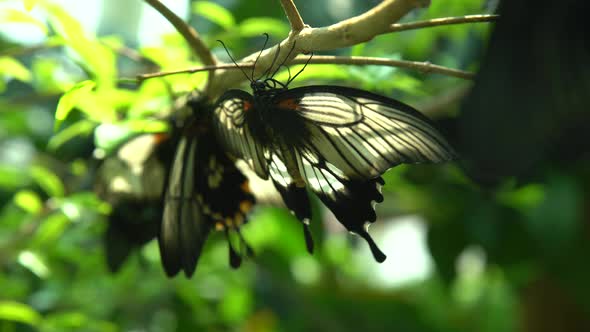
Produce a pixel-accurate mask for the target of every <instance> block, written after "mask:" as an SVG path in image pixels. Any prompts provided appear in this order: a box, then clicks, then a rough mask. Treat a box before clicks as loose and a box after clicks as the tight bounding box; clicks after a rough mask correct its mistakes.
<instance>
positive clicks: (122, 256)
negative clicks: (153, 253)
mask: <svg viewBox="0 0 590 332" xmlns="http://www.w3.org/2000/svg"><path fill="white" fill-rule="evenodd" d="M175 144H176V143H175V142H174V139H172V137H171V136H170V135H168V134H166V133H157V134H140V135H137V136H135V137H132V138H131V139H129V140H128V141H126V142H124V143H123V144H121V145H120V146H119V147H117V148H116V150H115V153H112V154H109V155H107V156H106V157H105V158H104V159H102V160H101V161H100V163H99V165H98V168H97V172H96V177H95V179H94V190H95V192H96V193H97V195H98V196H99V197H100V198H101V199H103V200H105V201H107V202H108V203H109V204H110V205H111V207H112V211H111V213H110V215H109V216H108V224H107V230H106V232H105V234H104V238H103V241H104V248H105V258H106V263H107V266H108V268H109V270H110V271H111V272H117V271H118V270H119V269H120V268H121V267H122V265H123V263H124V262H125V260H126V259H127V257H128V256H129V255H130V254H131V253H132V252H133V251H134V250H136V249H137V248H139V247H141V246H143V245H144V244H146V243H148V242H149V241H151V240H153V239H154V238H156V237H157V235H158V229H159V225H160V221H161V218H162V211H163V202H162V194H163V190H164V183H165V178H166V176H167V172H168V169H169V167H170V165H171V163H172V157H173V155H172V153H171V152H170V151H171V150H173V149H174V146H175ZM97 155H100V153H97Z"/></svg>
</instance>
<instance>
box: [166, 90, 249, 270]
mask: <svg viewBox="0 0 590 332" xmlns="http://www.w3.org/2000/svg"><path fill="white" fill-rule="evenodd" d="M188 106H189V107H190V108H192V109H193V115H191V116H190V117H188V119H186V121H185V123H184V124H183V125H182V128H181V129H180V138H179V140H178V144H177V146H176V151H175V153H174V157H173V162H172V166H171V169H170V172H169V176H168V180H167V183H166V186H165V188H166V189H165V193H164V208H163V214H162V224H161V227H160V232H159V236H158V243H159V246H160V255H161V259H162V264H163V266H164V270H165V272H166V273H167V274H168V276H174V275H176V274H177V273H179V272H180V271H181V270H182V271H183V272H184V274H185V275H186V276H187V277H190V276H192V274H193V273H194V271H195V268H196V265H197V262H198V260H199V257H200V255H201V251H202V248H203V245H204V243H205V241H206V239H207V237H208V235H209V233H210V232H211V230H213V229H216V230H222V231H224V232H225V234H226V237H227V241H228V246H229V260H230V265H231V266H232V267H234V268H236V267H238V266H240V264H241V260H242V257H241V253H238V251H237V249H239V250H241V251H242V252H243V254H245V255H249V256H251V255H252V249H251V248H250V247H249V246H248V244H247V243H246V242H245V241H244V239H243V237H242V235H241V233H240V226H241V225H242V224H244V223H246V221H247V214H248V212H249V211H250V210H251V208H252V207H253V205H254V203H255V198H254V196H253V195H252V193H251V191H250V188H249V185H248V180H247V178H246V177H245V176H244V175H243V174H242V173H241V172H240V171H239V170H238V169H237V168H236V166H235V163H234V162H233V161H231V160H230V159H229V158H228V156H227V155H226V154H225V152H224V151H223V150H222V148H221V147H220V146H219V145H218V143H217V141H216V138H215V136H214V135H213V132H212V130H211V124H210V119H211V117H212V114H211V113H212V111H211V107H210V106H209V105H208V104H206V103H205V102H204V101H203V99H200V98H199V99H193V100H190V101H189V102H188ZM232 238H233V239H236V238H237V241H238V244H237V247H236V248H234V245H232ZM234 242H235V241H234Z"/></svg>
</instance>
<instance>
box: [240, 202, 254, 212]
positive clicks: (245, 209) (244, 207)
mask: <svg viewBox="0 0 590 332" xmlns="http://www.w3.org/2000/svg"><path fill="white" fill-rule="evenodd" d="M251 208H252V203H251V202H250V201H241V202H240V211H242V213H244V214H246V213H248V211H250V209H251Z"/></svg>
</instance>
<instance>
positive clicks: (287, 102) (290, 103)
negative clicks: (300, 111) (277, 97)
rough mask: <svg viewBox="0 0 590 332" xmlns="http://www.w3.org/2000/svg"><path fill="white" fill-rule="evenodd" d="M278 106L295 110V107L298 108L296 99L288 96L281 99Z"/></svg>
mask: <svg viewBox="0 0 590 332" xmlns="http://www.w3.org/2000/svg"><path fill="white" fill-rule="evenodd" d="M279 107H280V108H286V109H290V110H296V109H297V108H299V104H298V103H297V100H295V99H292V98H289V99H283V100H281V101H280V102H279Z"/></svg>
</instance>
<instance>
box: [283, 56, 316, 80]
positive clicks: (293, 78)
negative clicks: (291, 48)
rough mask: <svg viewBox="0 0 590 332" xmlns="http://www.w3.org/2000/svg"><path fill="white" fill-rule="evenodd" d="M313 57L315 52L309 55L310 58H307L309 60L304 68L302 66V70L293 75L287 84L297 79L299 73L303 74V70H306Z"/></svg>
mask: <svg viewBox="0 0 590 332" xmlns="http://www.w3.org/2000/svg"><path fill="white" fill-rule="evenodd" d="M311 58H313V53H311V55H310V56H309V59H307V61H305V64H304V65H303V68H301V70H300V71H298V72H297V74H295V76H293V77H292V78H290V79H289V80H288V81H287V84H286V85H289V83H291V82H293V80H295V78H296V77H297V76H299V74H301V72H303V71H304V70H305V67H307V65H308V64H309V62H310V61H311Z"/></svg>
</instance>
